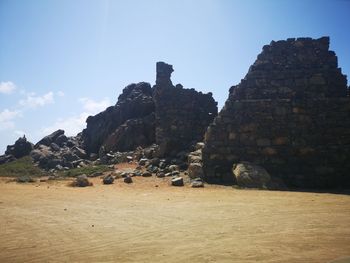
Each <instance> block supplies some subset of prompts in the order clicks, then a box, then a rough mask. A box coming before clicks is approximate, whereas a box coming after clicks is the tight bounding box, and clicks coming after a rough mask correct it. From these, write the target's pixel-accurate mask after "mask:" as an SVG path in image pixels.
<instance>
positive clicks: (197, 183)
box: [191, 180, 204, 188]
mask: <svg viewBox="0 0 350 263" xmlns="http://www.w3.org/2000/svg"><path fill="white" fill-rule="evenodd" d="M191 187H193V188H199V187H204V183H203V181H202V180H201V181H199V180H198V181H197V180H196V181H192V182H191Z"/></svg>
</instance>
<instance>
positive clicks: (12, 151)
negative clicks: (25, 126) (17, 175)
mask: <svg viewBox="0 0 350 263" xmlns="http://www.w3.org/2000/svg"><path fill="white" fill-rule="evenodd" d="M32 150H33V144H32V143H31V142H29V141H27V138H26V137H25V136H23V137H20V138H18V140H17V141H16V142H15V144H14V145H8V146H7V149H6V151H5V155H13V156H14V157H15V158H21V157H23V156H26V155H29V153H30V152H31V151H32Z"/></svg>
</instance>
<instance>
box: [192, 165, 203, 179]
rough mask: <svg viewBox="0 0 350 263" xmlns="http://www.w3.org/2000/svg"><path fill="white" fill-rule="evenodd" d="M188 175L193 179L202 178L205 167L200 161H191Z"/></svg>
mask: <svg viewBox="0 0 350 263" xmlns="http://www.w3.org/2000/svg"><path fill="white" fill-rule="evenodd" d="M188 176H189V177H190V178H191V179H195V178H202V177H203V168H202V165H201V164H200V163H191V164H190V165H189V166H188Z"/></svg>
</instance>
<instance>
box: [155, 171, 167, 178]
mask: <svg viewBox="0 0 350 263" xmlns="http://www.w3.org/2000/svg"><path fill="white" fill-rule="evenodd" d="M156 176H157V177H158V178H163V177H165V173H164V172H158V173H157V175H156Z"/></svg>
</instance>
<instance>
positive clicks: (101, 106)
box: [79, 98, 111, 114]
mask: <svg viewBox="0 0 350 263" xmlns="http://www.w3.org/2000/svg"><path fill="white" fill-rule="evenodd" d="M79 102H80V103H82V104H83V109H84V110H85V111H87V112H88V113H90V114H96V113H99V112H100V111H103V110H105V109H106V108H107V107H108V106H110V105H111V102H110V100H109V99H108V98H104V99H103V100H101V101H94V100H92V99H89V98H80V99H79Z"/></svg>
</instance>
